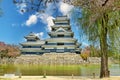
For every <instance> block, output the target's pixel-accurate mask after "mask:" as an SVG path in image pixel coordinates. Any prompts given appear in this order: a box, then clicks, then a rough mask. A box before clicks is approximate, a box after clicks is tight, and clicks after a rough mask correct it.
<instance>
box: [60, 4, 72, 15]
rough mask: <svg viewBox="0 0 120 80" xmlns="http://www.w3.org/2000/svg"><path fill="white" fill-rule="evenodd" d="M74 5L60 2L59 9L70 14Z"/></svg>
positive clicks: (65, 13) (64, 13)
mask: <svg viewBox="0 0 120 80" xmlns="http://www.w3.org/2000/svg"><path fill="white" fill-rule="evenodd" d="M73 8H74V6H72V5H69V4H67V3H63V2H60V6H59V10H60V12H61V13H62V14H63V15H68V14H69V13H70V11H71V10H72V9H73Z"/></svg>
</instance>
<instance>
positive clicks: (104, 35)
mask: <svg viewBox="0 0 120 80" xmlns="http://www.w3.org/2000/svg"><path fill="white" fill-rule="evenodd" d="M76 5H78V6H80V7H81V12H82V16H81V18H80V19H79V22H80V25H81V26H80V27H81V29H82V30H83V32H84V35H85V34H86V35H87V36H88V38H89V41H92V42H95V41H96V42H97V43H100V51H101V71H100V78H103V77H109V70H108V50H109V49H112V48H113V49H115V48H116V47H118V46H116V44H119V43H118V42H119V36H120V34H119V33H120V31H119V28H120V26H119V25H120V13H119V12H120V11H119V5H120V3H119V1H117V0H85V1H81V4H78V3H76Z"/></svg>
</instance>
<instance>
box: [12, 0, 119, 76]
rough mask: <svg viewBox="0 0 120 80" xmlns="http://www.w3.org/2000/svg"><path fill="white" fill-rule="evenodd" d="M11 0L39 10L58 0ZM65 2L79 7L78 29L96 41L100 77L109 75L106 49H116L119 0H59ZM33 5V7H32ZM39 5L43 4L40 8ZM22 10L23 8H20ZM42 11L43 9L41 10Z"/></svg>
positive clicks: (117, 43) (91, 40) (28, 9)
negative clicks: (99, 59)
mask: <svg viewBox="0 0 120 80" xmlns="http://www.w3.org/2000/svg"><path fill="white" fill-rule="evenodd" d="M36 1H37V0H13V2H14V3H15V4H17V5H19V4H21V3H25V4H27V5H30V6H28V7H27V8H26V11H30V10H35V11H37V12H41V10H42V9H45V7H47V5H46V4H47V3H49V2H53V3H55V4H57V3H58V2H59V0H38V3H37V4H36ZM61 1H63V2H65V3H68V4H72V5H74V6H76V7H79V10H80V11H81V14H80V15H82V16H81V18H79V23H80V29H82V30H83V35H87V36H88V38H89V41H90V42H97V43H99V44H100V45H99V46H100V51H101V71H100V78H103V77H109V70H108V50H109V49H111V50H113V51H117V50H118V49H119V48H118V47H119V46H120V45H119V41H120V39H119V37H120V27H119V25H120V11H119V10H120V1H119V0H61ZM33 6H34V7H33ZM40 6H44V7H43V8H41V7H40ZM22 11H23V10H22ZM42 12H44V11H42Z"/></svg>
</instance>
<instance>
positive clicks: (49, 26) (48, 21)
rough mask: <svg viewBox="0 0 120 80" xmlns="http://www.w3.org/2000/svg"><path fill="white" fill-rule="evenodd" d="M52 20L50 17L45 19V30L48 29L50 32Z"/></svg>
mask: <svg viewBox="0 0 120 80" xmlns="http://www.w3.org/2000/svg"><path fill="white" fill-rule="evenodd" d="M53 19H54V17H52V16H49V17H48V18H47V29H48V30H49V31H51V26H53V25H54V23H53Z"/></svg>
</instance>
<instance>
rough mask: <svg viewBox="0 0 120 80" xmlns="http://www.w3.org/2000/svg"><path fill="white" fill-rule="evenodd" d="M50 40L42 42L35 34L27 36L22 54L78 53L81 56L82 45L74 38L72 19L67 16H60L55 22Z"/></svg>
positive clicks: (22, 44)
mask: <svg viewBox="0 0 120 80" xmlns="http://www.w3.org/2000/svg"><path fill="white" fill-rule="evenodd" d="M53 22H54V24H55V25H53V26H51V29H52V30H51V32H49V33H48V35H49V36H50V38H48V39H45V40H40V38H39V37H38V36H36V35H35V34H34V33H32V32H31V33H30V34H29V35H27V36H25V39H26V40H27V41H26V42H24V43H21V44H20V45H21V46H22V48H21V53H22V54H44V53H76V54H80V51H81V49H80V48H79V47H80V44H79V43H78V42H77V40H76V39H74V38H73V36H74V33H73V32H72V30H71V26H70V19H69V18H68V17H67V16H58V17H57V18H56V19H54V20H53Z"/></svg>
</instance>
